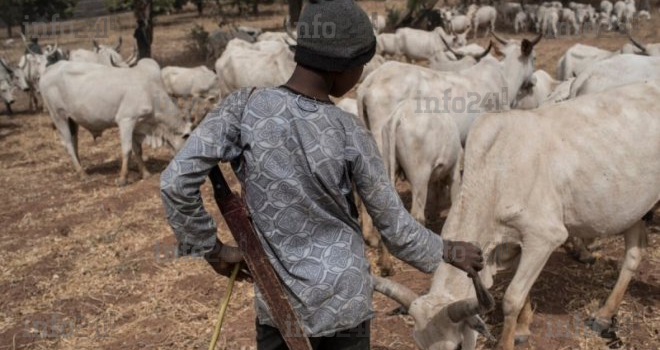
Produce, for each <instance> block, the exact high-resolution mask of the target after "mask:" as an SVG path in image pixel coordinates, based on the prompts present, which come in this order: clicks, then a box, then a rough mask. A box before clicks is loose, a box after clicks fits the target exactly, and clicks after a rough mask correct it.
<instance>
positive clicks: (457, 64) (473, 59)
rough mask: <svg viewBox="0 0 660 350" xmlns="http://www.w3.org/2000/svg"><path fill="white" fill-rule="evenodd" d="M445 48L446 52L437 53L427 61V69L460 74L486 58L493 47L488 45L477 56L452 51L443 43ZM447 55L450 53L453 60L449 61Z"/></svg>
mask: <svg viewBox="0 0 660 350" xmlns="http://www.w3.org/2000/svg"><path fill="white" fill-rule="evenodd" d="M445 46H446V47H447V49H448V50H449V51H448V52H438V53H436V54H435V55H433V57H431V59H429V68H431V69H433V70H436V71H440V72H460V71H462V70H464V69H467V68H470V67H472V66H474V65H475V64H477V62H479V61H481V59H482V58H484V57H486V56H487V55H488V54H489V52H490V50H491V48H492V47H493V45H492V43H491V44H490V45H488V48H487V49H486V50H485V51H484V52H482V53H480V54H479V55H477V56H472V55H468V54H463V53H460V52H457V51H456V50H453V49H452V48H451V47H450V46H449V44H447V43H445ZM448 53H451V54H452V55H453V56H454V57H455V59H450V58H449V57H448Z"/></svg>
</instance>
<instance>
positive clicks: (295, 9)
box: [289, 0, 303, 25]
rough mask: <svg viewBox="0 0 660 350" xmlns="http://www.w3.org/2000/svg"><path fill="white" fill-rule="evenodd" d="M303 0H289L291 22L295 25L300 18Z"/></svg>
mask: <svg viewBox="0 0 660 350" xmlns="http://www.w3.org/2000/svg"><path fill="white" fill-rule="evenodd" d="M302 5H303V1H302V0H289V18H290V20H289V23H290V24H291V25H294V24H295V23H296V22H298V20H299V19H300V11H301V10H302Z"/></svg>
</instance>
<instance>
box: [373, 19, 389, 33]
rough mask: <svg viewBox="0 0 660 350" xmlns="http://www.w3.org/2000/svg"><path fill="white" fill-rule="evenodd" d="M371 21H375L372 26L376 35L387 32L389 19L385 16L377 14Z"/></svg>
mask: <svg viewBox="0 0 660 350" xmlns="http://www.w3.org/2000/svg"><path fill="white" fill-rule="evenodd" d="M371 20H372V21H373V23H372V24H373V26H374V31H375V32H376V34H378V33H382V32H383V30H385V27H386V26H387V18H386V17H385V16H383V15H381V14H377V15H376V17H375V18H374V17H372V18H371Z"/></svg>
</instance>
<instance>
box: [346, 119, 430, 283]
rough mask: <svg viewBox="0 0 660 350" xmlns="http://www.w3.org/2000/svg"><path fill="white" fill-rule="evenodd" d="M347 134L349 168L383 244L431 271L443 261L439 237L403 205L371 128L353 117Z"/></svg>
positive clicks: (400, 256)
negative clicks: (353, 119) (352, 123)
mask: <svg viewBox="0 0 660 350" xmlns="http://www.w3.org/2000/svg"><path fill="white" fill-rule="evenodd" d="M346 135H347V136H346V142H347V145H346V146H347V147H346V152H347V160H348V164H349V167H350V169H349V171H350V173H351V174H352V176H353V180H354V181H355V184H356V188H357V191H358V194H359V195H360V198H362V201H363V202H364V204H365V206H366V209H367V211H368V212H369V215H370V216H371V218H372V219H373V223H374V225H375V226H376V228H377V229H378V231H379V232H380V234H381V238H382V240H383V242H384V243H385V246H387V248H388V249H389V250H390V252H391V253H392V254H393V255H394V256H396V257H397V258H399V259H401V260H403V261H405V262H407V263H409V264H411V265H412V266H414V267H415V268H417V269H419V270H421V271H424V272H432V271H434V270H435V269H436V268H437V267H438V264H439V263H440V262H441V261H442V248H443V243H442V239H441V238H440V236H439V235H437V234H435V233H434V232H433V231H431V230H428V229H426V228H425V227H424V226H423V225H421V224H420V223H419V222H417V220H415V219H414V218H413V217H412V215H410V213H408V211H407V210H406V209H405V207H404V206H403V203H402V202H401V198H399V194H398V193H397V192H396V190H395V189H394V185H393V184H392V182H391V181H390V179H389V178H388V177H387V175H386V172H385V166H384V163H383V159H382V157H381V155H380V152H379V151H378V147H377V146H376V142H375V141H374V138H373V135H372V134H371V132H370V131H369V130H367V128H366V127H365V126H364V125H363V124H362V123H361V122H359V121H357V120H356V121H355V125H352V126H351V128H350V130H347V133H346Z"/></svg>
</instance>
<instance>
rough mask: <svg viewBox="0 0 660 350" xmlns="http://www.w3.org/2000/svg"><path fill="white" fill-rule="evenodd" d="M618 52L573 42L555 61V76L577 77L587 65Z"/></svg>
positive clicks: (564, 77) (562, 77) (563, 78)
mask: <svg viewBox="0 0 660 350" xmlns="http://www.w3.org/2000/svg"><path fill="white" fill-rule="evenodd" d="M617 54H618V52H612V51H607V50H603V49H599V48H597V47H594V46H589V45H582V44H575V45H573V46H571V47H570V48H569V49H568V50H566V53H565V54H564V55H563V56H562V57H561V58H560V59H559V62H558V63H557V77H558V78H559V80H568V79H570V78H572V77H577V76H578V75H579V74H580V73H582V72H583V71H584V70H585V69H587V68H588V67H589V65H591V64H593V63H595V62H598V61H600V60H604V59H606V58H610V57H612V56H614V55H617Z"/></svg>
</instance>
